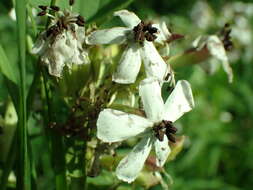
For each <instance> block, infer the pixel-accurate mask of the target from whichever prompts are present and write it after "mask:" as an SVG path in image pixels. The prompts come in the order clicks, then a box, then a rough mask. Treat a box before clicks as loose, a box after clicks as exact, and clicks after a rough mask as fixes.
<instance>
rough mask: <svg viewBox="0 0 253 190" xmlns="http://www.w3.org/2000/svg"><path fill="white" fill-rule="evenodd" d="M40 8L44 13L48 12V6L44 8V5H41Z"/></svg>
mask: <svg viewBox="0 0 253 190" xmlns="http://www.w3.org/2000/svg"><path fill="white" fill-rule="evenodd" d="M39 8H40V9H41V10H43V11H45V10H47V6H44V5H39Z"/></svg>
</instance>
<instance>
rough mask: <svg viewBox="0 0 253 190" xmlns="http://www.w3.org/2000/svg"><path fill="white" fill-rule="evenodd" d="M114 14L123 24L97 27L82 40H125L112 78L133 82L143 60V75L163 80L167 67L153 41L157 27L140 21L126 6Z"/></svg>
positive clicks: (116, 42)
mask: <svg viewBox="0 0 253 190" xmlns="http://www.w3.org/2000/svg"><path fill="white" fill-rule="evenodd" d="M114 16H118V17H120V19H121V20H122V21H123V23H124V24H125V25H126V27H114V28H110V29H104V30H97V31H94V32H92V33H91V34H90V35H88V36H87V38H86V43H87V44H90V45H97V44H123V43H125V44H127V47H126V49H125V51H124V52H123V54H122V56H121V59H120V61H119V64H118V66H117V69H116V71H115V72H114V74H113V77H112V79H113V81H114V82H117V83H122V84H129V83H134V82H135V80H136V78H137V75H138V73H139V71H140V68H141V63H142V62H143V63H144V67H145V72H146V76H147V77H155V78H157V79H159V80H160V82H161V83H162V82H164V78H165V76H166V75H167V73H168V72H169V71H170V70H171V69H170V67H169V65H167V64H166V63H165V61H164V60H163V58H162V57H161V56H160V54H159V53H158V51H157V50H156V48H155V46H154V44H153V42H154V40H155V39H156V38H158V36H157V35H158V33H159V31H158V29H157V28H156V27H154V26H153V25H152V24H151V23H148V24H146V23H144V22H143V21H141V20H140V19H139V18H138V17H137V16H136V15H135V14H134V13H132V12H129V11H127V10H120V11H117V12H115V13H114Z"/></svg>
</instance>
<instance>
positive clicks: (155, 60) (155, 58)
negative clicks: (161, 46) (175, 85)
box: [141, 41, 169, 81]
mask: <svg viewBox="0 0 253 190" xmlns="http://www.w3.org/2000/svg"><path fill="white" fill-rule="evenodd" d="M141 55H142V58H143V62H144V66H145V71H146V75H147V77H156V78H158V79H159V80H160V81H163V80H164V78H165V76H166V74H167V73H168V70H169V67H168V65H167V64H166V63H165V61H164V60H163V58H162V57H161V56H160V55H159V53H158V52H157V50H156V48H155V46H154V44H153V43H152V42H148V41H145V42H144V45H143V47H142V53H141Z"/></svg>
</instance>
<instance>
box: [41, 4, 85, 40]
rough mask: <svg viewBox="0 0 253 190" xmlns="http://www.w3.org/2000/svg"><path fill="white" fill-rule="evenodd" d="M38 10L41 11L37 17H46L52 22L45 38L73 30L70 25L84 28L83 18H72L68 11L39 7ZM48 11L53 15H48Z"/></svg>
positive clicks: (79, 16)
mask: <svg viewBox="0 0 253 190" xmlns="http://www.w3.org/2000/svg"><path fill="white" fill-rule="evenodd" d="M39 8H40V9H41V10H42V11H41V12H39V13H38V16H44V15H46V16H48V17H49V18H52V19H53V20H55V21H54V23H55V24H54V25H52V26H50V27H49V28H48V29H47V31H46V35H47V37H50V36H53V37H56V36H57V35H58V34H60V33H62V32H63V31H64V30H72V31H73V30H74V27H73V26H72V24H77V25H78V26H80V27H83V26H84V23H85V21H84V18H83V17H82V16H81V15H78V16H74V15H72V14H71V13H70V12H68V11H60V8H59V7H57V6H50V7H48V6H43V5H40V6H39ZM50 11H53V13H54V14H55V16H54V15H51V14H50ZM73 32H74V31H73Z"/></svg>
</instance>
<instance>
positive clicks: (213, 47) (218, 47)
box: [207, 35, 228, 61]
mask: <svg viewBox="0 0 253 190" xmlns="http://www.w3.org/2000/svg"><path fill="white" fill-rule="evenodd" d="M207 48H208V50H209V51H210V54H211V55H213V56H214V57H216V58H217V59H219V60H221V61H228V57H227V54H226V50H225V49H224V46H223V43H222V41H221V40H220V39H219V38H218V37H217V36H215V35H212V36H209V37H208V39H207Z"/></svg>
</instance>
